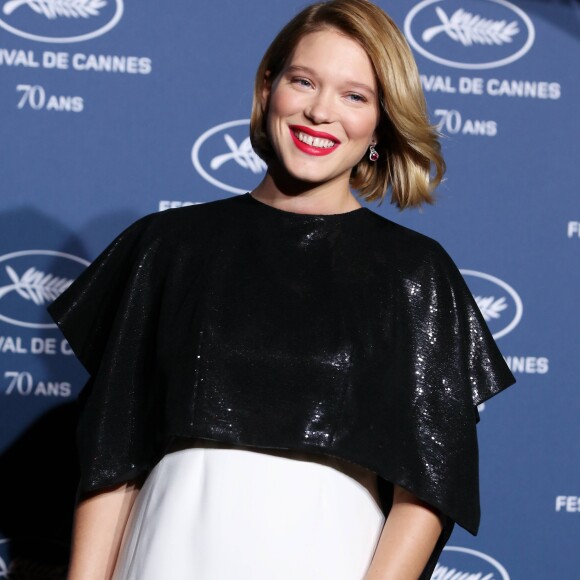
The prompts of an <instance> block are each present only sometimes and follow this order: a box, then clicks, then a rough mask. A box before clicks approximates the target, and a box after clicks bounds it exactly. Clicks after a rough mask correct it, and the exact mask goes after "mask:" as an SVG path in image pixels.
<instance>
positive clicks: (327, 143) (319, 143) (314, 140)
mask: <svg viewBox="0 0 580 580" xmlns="http://www.w3.org/2000/svg"><path fill="white" fill-rule="evenodd" d="M294 135H296V138H297V139H298V140H299V141H302V143H306V145H310V146H311V147H322V148H323V149H328V148H329V147H334V146H335V144H336V143H335V142H334V141H331V140H330V139H323V138H322V137H313V136H312V135H308V133H303V132H302V131H294Z"/></svg>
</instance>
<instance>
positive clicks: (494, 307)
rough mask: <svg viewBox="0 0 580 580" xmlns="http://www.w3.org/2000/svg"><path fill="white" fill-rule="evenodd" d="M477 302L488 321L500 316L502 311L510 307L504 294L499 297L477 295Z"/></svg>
mask: <svg viewBox="0 0 580 580" xmlns="http://www.w3.org/2000/svg"><path fill="white" fill-rule="evenodd" d="M475 302H476V303H477V306H479V309H480V310H481V314H483V318H484V320H485V321H486V322H489V321H490V320H497V319H498V318H500V317H501V313H502V312H503V311H504V310H505V309H506V308H507V307H508V305H507V304H506V302H505V298H504V297H503V296H502V297H501V298H497V299H496V298H495V296H476V297H475Z"/></svg>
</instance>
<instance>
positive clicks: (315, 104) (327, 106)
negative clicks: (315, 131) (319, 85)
mask: <svg viewBox="0 0 580 580" xmlns="http://www.w3.org/2000/svg"><path fill="white" fill-rule="evenodd" d="M304 115H305V116H306V118H307V119H308V120H309V121H311V122H312V123H314V124H316V125H320V124H322V123H331V122H332V121H333V108H332V99H331V97H330V95H329V94H328V93H326V92H320V93H317V94H316V95H313V96H312V99H311V101H310V102H309V103H308V106H307V107H306V108H305V110H304Z"/></svg>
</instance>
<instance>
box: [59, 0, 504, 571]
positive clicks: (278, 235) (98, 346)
mask: <svg viewBox="0 0 580 580" xmlns="http://www.w3.org/2000/svg"><path fill="white" fill-rule="evenodd" d="M251 136H252V142H253V145H254V148H255V150H256V151H257V152H258V153H259V154H260V155H261V156H262V157H263V158H264V159H265V160H266V162H267V164H268V172H267V174H266V177H265V178H264V180H263V181H262V182H261V183H260V184H259V185H258V186H257V187H256V189H254V190H253V191H252V192H251V193H248V194H245V195H243V196H235V197H231V198H227V199H224V200H219V201H215V202H211V203H206V204H202V205H199V206H194V207H190V208H183V209H179V210H172V211H168V212H163V213H162V214H155V215H150V216H146V217H145V218H143V219H141V220H139V221H138V222H136V223H135V224H133V225H132V226H130V227H129V228H128V229H127V230H125V231H124V232H123V233H122V234H121V235H120V236H119V237H118V238H117V239H116V240H115V241H114V242H113V243H112V244H111V245H110V246H109V247H108V248H107V249H106V250H105V251H104V252H103V253H102V254H101V255H100V256H99V257H98V258H97V259H96V260H95V262H94V263H93V264H92V265H91V266H90V267H89V268H88V269H87V271H86V272H85V273H83V275H82V276H81V277H80V278H79V279H78V280H77V282H76V283H75V284H74V285H73V286H72V287H71V289H70V290H68V291H67V292H66V293H65V294H64V295H63V296H62V297H60V298H59V300H57V301H56V302H55V303H54V305H53V306H52V307H51V313H52V315H53V316H54V318H55V320H57V321H58V323H59V326H60V327H61V328H62V330H63V332H64V333H65V336H66V337H67V339H68V340H69V342H70V344H71V346H72V347H73V349H74V350H75V352H76V354H77V356H78V357H79V359H80V360H81V361H82V362H83V364H84V365H85V366H86V368H87V369H88V370H89V372H90V373H91V380H90V382H89V385H88V386H87V388H86V389H85V391H84V397H85V399H86V403H85V405H84V410H83V414H82V418H81V423H80V429H79V445H80V458H81V467H82V478H81V484H80V490H81V492H82V493H83V499H82V501H80V503H79V506H78V509H77V515H76V522H75V532H74V547H73V548H74V549H73V557H72V562H71V570H70V578H71V579H72V580H77V579H89V578H109V577H111V575H113V577H114V578H117V579H129V578H138V579H140V580H147V579H149V578H161V577H163V578H171V579H181V578H184V579H185V578H199V579H200V580H214V579H216V580H217V579H222V578H229V577H232V578H247V579H250V578H251V579H252V580H256V579H261V578H264V579H265V578H277V579H301V580H307V579H310V578H312V579H314V578H316V579H323V578H328V579H332V580H340V579H344V580H355V579H361V580H362V579H363V578H364V580H379V579H387V578H388V579H396V580H405V579H416V578H428V577H430V574H431V572H432V570H433V568H434V566H435V563H436V561H437V557H438V555H439V554H440V552H441V550H442V548H443V546H444V545H445V542H446V541H447V539H448V538H449V535H450V533H451V530H452V528H453V525H454V523H455V522H457V523H459V524H460V525H461V526H463V527H464V528H466V529H467V530H469V531H471V532H472V533H476V532H477V527H478V523H479V499H478V482H477V442H476V432H475V424H476V422H477V420H478V416H477V407H476V406H477V405H478V404H480V403H481V402H483V401H484V400H486V399H487V398H489V397H491V396H493V395H494V394H496V393H497V392H499V391H500V390H502V389H504V388H505V387H507V386H509V385H510V384H511V383H512V382H513V377H512V375H511V373H510V372H509V370H508V369H507V367H506V365H505V363H504V362H503V359H502V358H501V355H500V354H499V352H498V350H497V347H496V346H495V344H494V342H493V340H492V338H491V336H490V334H489V331H488V330H487V328H486V326H485V323H484V322H483V320H482V318H481V315H480V314H479V311H478V309H477V306H476V305H475V303H474V301H473V299H472V297H471V295H470V294H469V291H468V290H467V288H466V286H465V284H464V282H463V280H462V279H461V276H460V274H459V273H458V271H457V268H456V267H455V265H454V264H453V263H452V261H451V260H450V258H449V257H448V256H447V254H446V253H445V252H444V250H443V249H442V248H441V247H440V246H439V245H438V244H437V243H436V242H434V241H433V240H430V239H429V238H426V237H424V236H422V235H420V234H418V233H415V232H412V231H411V230H408V229H406V228H403V227H401V226H398V225H396V224H394V223H393V222H390V221H389V220H387V219H385V218H383V217H381V216H379V215H377V214H375V213H374V212H372V211H370V210H369V209H367V208H365V207H362V206H361V205H360V204H359V202H358V200H357V198H356V197H355V195H353V194H352V193H351V187H352V188H354V189H356V190H358V192H359V194H360V195H361V196H362V197H363V198H365V199H366V200H377V199H378V200H380V199H382V197H383V196H384V194H385V191H386V189H387V187H388V186H390V187H391V191H392V200H393V202H394V203H395V204H397V205H398V206H399V207H401V208H405V207H412V206H418V205H420V204H421V203H424V202H427V203H431V201H432V190H433V188H434V187H435V186H436V185H437V184H438V183H439V181H440V180H441V177H442V174H443V170H444V163H443V160H442V158H441V156H440V153H439V145H438V142H437V138H436V133H435V132H434V130H433V128H432V127H431V126H429V124H428V121H427V114H426V108H425V103H424V98H423V95H422V92H421V88H420V83H419V78H418V73H417V70H416V66H415V64H414V61H413V59H412V56H411V54H410V51H409V48H408V46H407V44H406V42H405V40H404V38H403V36H402V35H401V33H400V32H399V31H398V29H397V28H396V26H395V25H394V24H393V22H392V21H391V20H390V19H389V18H388V17H387V16H386V15H385V14H384V13H383V12H382V11H381V10H380V9H379V8H377V7H376V6H374V5H373V4H371V3H369V2H367V1H366V0H335V1H331V2H328V3H322V4H316V5H313V6H310V7H308V8H306V9H305V10H303V11H302V12H301V13H300V14H298V15H297V16H296V17H295V18H294V19H293V20H292V21H291V22H290V23H289V24H288V25H287V26H286V27H285V28H284V29H283V30H282V31H281V32H280V33H279V34H278V36H277V37H276V39H275V40H274V41H273V43H272V45H271V46H270V48H269V49H268V51H267V52H266V54H265V56H264V58H263V60H262V63H261V65H260V67H259V69H258V73H257V77H256V86H255V94H254V105H253V112H252V126H251ZM432 167H433V168H434V176H433V177H430V174H431V168H432ZM143 479H145V482H144V483H143V484H142V481H143ZM141 484H142V485H141ZM135 498H137V499H135ZM113 570H115V571H114V573H113Z"/></svg>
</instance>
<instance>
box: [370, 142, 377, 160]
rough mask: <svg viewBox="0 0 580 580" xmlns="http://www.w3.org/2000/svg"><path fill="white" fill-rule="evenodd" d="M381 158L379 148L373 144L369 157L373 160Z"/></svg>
mask: <svg viewBox="0 0 580 580" xmlns="http://www.w3.org/2000/svg"><path fill="white" fill-rule="evenodd" d="M378 158H379V154H378V153H377V150H376V149H375V146H374V145H371V146H370V147H369V159H370V160H371V161H373V162H374V161H376V160H377V159H378Z"/></svg>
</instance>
